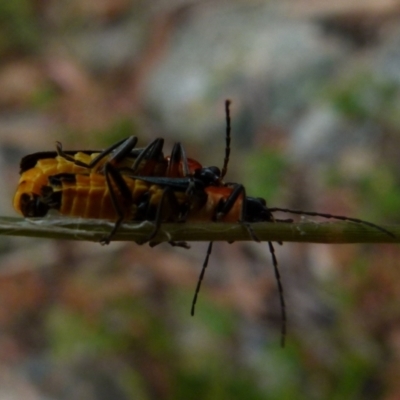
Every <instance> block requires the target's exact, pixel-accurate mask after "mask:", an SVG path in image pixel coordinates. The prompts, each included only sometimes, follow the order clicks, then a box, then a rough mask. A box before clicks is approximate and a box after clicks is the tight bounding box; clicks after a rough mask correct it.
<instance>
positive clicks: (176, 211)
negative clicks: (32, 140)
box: [14, 101, 393, 345]
mask: <svg viewBox="0 0 400 400" xmlns="http://www.w3.org/2000/svg"><path fill="white" fill-rule="evenodd" d="M229 106H230V102H229V101H226V102H225V111H226V146H225V158H224V163H223V167H222V169H221V170H220V169H219V168H218V167H203V166H202V165H201V164H200V163H199V162H197V161H196V160H193V159H190V158H187V156H186V154H185V151H184V148H183V146H182V145H181V144H180V143H176V144H175V145H174V147H173V149H172V152H171V155H170V156H168V157H164V154H163V145H164V140H163V139H162V138H158V139H155V140H154V141H153V142H151V143H150V144H149V145H148V146H147V147H145V148H135V147H136V144H137V138H136V137H134V136H131V137H129V138H127V139H124V140H122V141H120V142H118V143H116V144H114V145H113V146H111V147H109V148H108V149H106V150H104V151H88V150H85V151H64V150H63V149H62V146H61V144H60V143H57V146H56V150H57V151H56V152H40V153H34V154H30V155H27V156H25V157H24V158H23V159H22V160H21V165H20V167H21V170H20V174H21V177H20V181H19V185H18V189H17V192H16V194H15V196H14V207H15V209H16V210H17V211H18V212H20V213H21V214H22V215H23V216H25V217H43V216H45V215H46V214H47V212H48V211H49V210H51V209H55V210H58V211H59V212H60V213H61V214H63V215H67V216H75V217H83V218H100V219H108V220H112V221H115V224H114V226H113V229H112V230H111V232H110V233H109V234H108V235H107V236H105V237H104V238H103V239H102V240H101V242H102V243H104V244H106V243H109V242H110V240H111V239H112V237H113V236H114V234H115V233H116V232H117V231H118V228H119V227H120V226H121V224H122V223H123V222H124V221H151V222H153V223H154V228H153V230H152V232H151V233H150V234H149V236H148V237H147V238H146V239H145V240H144V242H149V243H150V244H152V243H154V238H155V237H156V235H157V233H158V231H159V229H160V225H161V223H163V222H201V221H215V222H238V223H240V224H242V225H243V226H244V227H245V229H246V230H247V232H248V233H249V235H250V237H251V239H252V240H255V241H259V239H258V238H257V236H256V235H255V234H254V232H253V230H252V227H251V223H253V222H274V221H275V219H274V217H273V214H272V213H273V212H275V211H283V212H288V213H293V214H303V215H310V216H322V217H326V218H334V219H339V220H347V221H351V222H356V223H361V224H365V225H369V226H372V227H374V228H376V229H379V230H380V231H383V232H384V233H386V234H388V235H390V236H393V235H392V234H391V233H390V232H388V231H387V230H385V229H384V228H381V227H379V226H378V225H375V224H373V223H370V222H367V221H363V220H359V219H355V218H349V217H344V216H337V215H331V214H325V213H317V212H305V211H300V210H289V209H283V208H269V207H267V205H266V202H265V200H264V199H261V198H254V197H248V196H246V191H245V188H244V186H243V185H241V184H237V183H224V181H223V179H224V177H225V175H226V172H227V170H228V163H229V156H230V141H231V136H230V134H231V123H230V111H229ZM284 221H285V222H291V220H284ZM144 242H143V243H144ZM170 243H171V244H173V245H180V246H184V247H187V245H186V243H182V242H179V243H175V242H170ZM212 245H213V242H210V243H209V245H208V249H207V254H206V257H205V261H204V263H203V267H202V270H201V273H200V277H199V280H198V283H197V287H196V290H195V294H194V298H193V302H192V308H191V314H192V315H193V314H194V310H195V304H196V301H197V296H198V293H199V290H200V285H201V282H202V280H203V277H204V273H205V269H206V267H207V265H208V260H209V257H210V255H211V251H212ZM268 245H269V250H270V253H271V256H272V263H273V266H274V272H275V276H276V279H277V283H278V289H279V296H280V303H281V314H282V330H281V338H282V345H284V340H285V333H286V312H285V302H284V296H283V288H282V284H281V280H280V275H279V270H278V262H277V259H276V256H275V252H274V247H273V244H272V242H270V241H269V242H268Z"/></svg>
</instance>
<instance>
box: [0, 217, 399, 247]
mask: <svg viewBox="0 0 400 400" xmlns="http://www.w3.org/2000/svg"><path fill="white" fill-rule="evenodd" d="M112 226H113V223H112V222H108V221H102V220H88V219H79V218H77V219H75V218H66V217H65V218H63V217H58V216H57V217H48V218H41V219H22V218H10V217H0V234H2V235H9V236H29V237H36V238H48V239H67V240H87V241H92V242H97V241H100V239H101V238H103V237H104V236H105V235H106V234H107V233H108V232H109V231H110V230H111V229H112ZM381 226H382V228H385V229H387V230H388V231H390V232H392V233H393V234H394V235H395V236H396V237H394V238H393V237H391V236H389V235H387V234H385V233H384V232H381V231H379V230H378V229H376V228H373V227H369V226H366V225H362V224H358V223H353V222H312V221H310V220H307V221H301V222H296V223H271V222H262V223H254V224H251V227H252V229H253V231H254V233H255V235H256V236H257V237H258V238H259V239H260V241H273V242H277V241H282V242H303V243H328V244H329V243H331V244H334V243H342V244H343V243H400V226H398V225H381ZM152 230H153V224H152V223H150V222H142V223H130V224H124V225H123V226H122V227H121V229H119V230H118V232H117V233H116V235H115V236H114V237H113V240H119V241H121V240H122V241H143V240H145V239H146V237H147V236H148V235H149V234H150V233H151V232H152ZM168 240H173V241H186V242H191V241H249V240H252V239H251V237H250V235H249V233H248V231H247V229H246V228H245V226H243V225H241V224H240V223H236V224H231V223H229V224H227V223H220V222H206V223H189V222H185V223H178V224H176V223H175V224H162V225H161V229H160V232H159V233H158V234H157V236H156V237H155V239H154V242H163V241H168Z"/></svg>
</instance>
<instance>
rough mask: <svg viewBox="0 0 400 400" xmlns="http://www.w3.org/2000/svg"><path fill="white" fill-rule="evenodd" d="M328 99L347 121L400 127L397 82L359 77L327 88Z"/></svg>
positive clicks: (365, 76) (363, 74) (366, 74)
mask: <svg viewBox="0 0 400 400" xmlns="http://www.w3.org/2000/svg"><path fill="white" fill-rule="evenodd" d="M326 95H327V97H328V99H329V102H330V103H331V104H332V105H333V107H334V108H336V109H337V110H338V111H339V112H340V113H343V114H344V115H345V116H346V117H348V118H352V119H358V120H360V119H363V120H374V121H382V122H383V121H385V122H386V123H388V122H390V123H392V124H394V125H395V126H399V125H400V120H399V117H398V115H399V113H398V103H399V101H398V100H399V85H398V83H397V82H393V81H390V80H384V79H377V78H376V77H372V76H370V74H368V73H358V74H357V75H356V76H351V77H350V78H349V79H343V80H342V81H340V82H334V83H333V84H332V85H331V86H330V87H328V89H327V91H326Z"/></svg>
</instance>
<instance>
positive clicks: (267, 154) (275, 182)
mask: <svg viewBox="0 0 400 400" xmlns="http://www.w3.org/2000/svg"><path fill="white" fill-rule="evenodd" d="M243 167H244V172H243V179H242V181H243V182H244V183H245V186H246V193H247V195H248V196H253V197H262V198H264V199H266V200H267V201H268V202H270V201H273V199H274V198H277V197H279V196H280V194H281V193H282V190H283V187H284V184H283V181H284V179H285V177H286V176H287V169H288V168H287V162H286V160H285V157H284V156H283V155H281V154H279V153H278V152H277V151H274V150H271V149H267V148H266V149H262V150H258V151H254V152H252V153H251V154H250V155H249V156H248V157H247V159H246V160H245V162H243Z"/></svg>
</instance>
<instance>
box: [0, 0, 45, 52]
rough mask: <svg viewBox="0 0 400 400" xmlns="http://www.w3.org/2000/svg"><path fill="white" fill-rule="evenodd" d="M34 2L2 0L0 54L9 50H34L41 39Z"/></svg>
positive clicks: (0, 6) (0, 11) (0, 10)
mask: <svg viewBox="0 0 400 400" xmlns="http://www.w3.org/2000/svg"><path fill="white" fill-rule="evenodd" d="M33 6H34V2H32V1H29V0H13V1H1V2H0V56H1V55H4V54H5V53H8V52H23V53H26V52H32V50H34V49H35V48H36V47H37V46H38V44H39V39H40V34H39V28H38V26H37V21H36V19H35V15H34V9H33Z"/></svg>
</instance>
